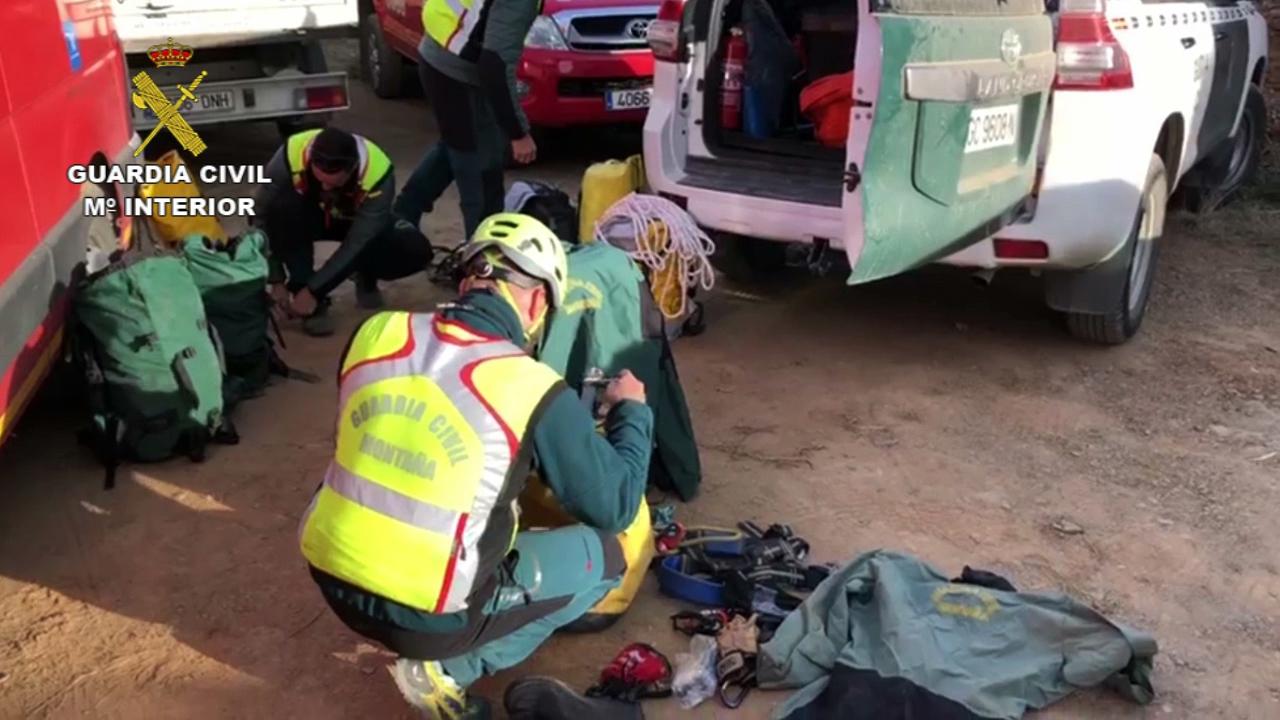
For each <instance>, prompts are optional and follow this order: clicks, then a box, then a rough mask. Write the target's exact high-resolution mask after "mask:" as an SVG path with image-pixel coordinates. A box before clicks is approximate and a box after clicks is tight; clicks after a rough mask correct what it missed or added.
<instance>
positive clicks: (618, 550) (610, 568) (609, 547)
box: [596, 530, 627, 579]
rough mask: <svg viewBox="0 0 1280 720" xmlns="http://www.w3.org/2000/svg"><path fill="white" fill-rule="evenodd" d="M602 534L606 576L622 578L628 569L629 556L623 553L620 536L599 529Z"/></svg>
mask: <svg viewBox="0 0 1280 720" xmlns="http://www.w3.org/2000/svg"><path fill="white" fill-rule="evenodd" d="M596 533H597V534H598V535H599V536H600V547H601V548H603V549H604V577H605V578H606V579H610V578H620V577H622V575H623V573H625V572H626V571H627V558H626V556H625V555H623V554H622V545H621V544H620V543H619V542H618V536H617V535H613V534H610V533H606V532H604V531H602V530H597V531H596Z"/></svg>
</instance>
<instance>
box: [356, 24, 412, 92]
mask: <svg viewBox="0 0 1280 720" xmlns="http://www.w3.org/2000/svg"><path fill="white" fill-rule="evenodd" d="M360 70H361V74H362V75H364V79H365V81H366V82H368V83H369V85H370V86H372V87H373V94H374V95H377V96H378V97H380V98H395V97H400V95H401V94H402V93H403V91H404V58H402V57H400V54H399V53H397V52H396V51H395V50H392V49H391V46H390V45H387V38H386V36H385V35H383V34H382V26H381V25H380V24H379V23H378V15H377V13H369V14H368V15H365V16H364V23H363V27H362V28H361V30H360Z"/></svg>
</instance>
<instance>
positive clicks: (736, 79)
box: [720, 27, 747, 130]
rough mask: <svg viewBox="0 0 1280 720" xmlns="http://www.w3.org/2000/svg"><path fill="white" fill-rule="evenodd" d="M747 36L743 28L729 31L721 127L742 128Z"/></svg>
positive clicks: (725, 56)
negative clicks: (743, 78) (743, 79)
mask: <svg viewBox="0 0 1280 720" xmlns="http://www.w3.org/2000/svg"><path fill="white" fill-rule="evenodd" d="M746 65H747V37H746V35H744V34H743V32H742V28H737V27H736V28H733V29H732V30H730V31H729V44H728V45H727V46H725V52H724V84H723V85H722V86H721V88H720V127H722V128H725V129H727V130H738V129H741V128H742V76H743V75H744V74H746Z"/></svg>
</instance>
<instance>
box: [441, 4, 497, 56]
mask: <svg viewBox="0 0 1280 720" xmlns="http://www.w3.org/2000/svg"><path fill="white" fill-rule="evenodd" d="M446 1H447V2H448V3H449V7H450V8H451V9H453V10H454V12H457V13H458V20H459V22H460V23H461V27H459V28H458V32H456V33H454V34H453V37H452V38H450V39H449V52H451V53H453V54H454V55H461V54H462V48H464V47H466V45H467V41H468V40H470V39H471V33H473V32H475V31H476V23H478V22H480V16H481V15H483V14H484V6H485V5H487V4H489V0H472V3H471V8H470V9H469V10H465V11H464V10H459V9H458V5H459V4H460V3H458V4H455V0H446Z"/></svg>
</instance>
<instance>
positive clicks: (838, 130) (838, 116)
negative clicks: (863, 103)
mask: <svg viewBox="0 0 1280 720" xmlns="http://www.w3.org/2000/svg"><path fill="white" fill-rule="evenodd" d="M852 110H853V71H852V70H850V71H849V72H847V73H840V74H839V75H828V76H826V77H824V78H818V79H817V80H814V81H813V82H811V83H809V84H808V85H807V86H805V89H804V90H801V91H800V112H802V113H804V114H805V115H806V116H807V117H808V118H809V119H810V120H812V121H813V124H814V135H815V136H816V137H817V138H818V142H820V143H822V144H823V145H826V146H827V147H833V148H842V147H844V145H845V142H846V141H847V140H848V139H849V113H850V112H852Z"/></svg>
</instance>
